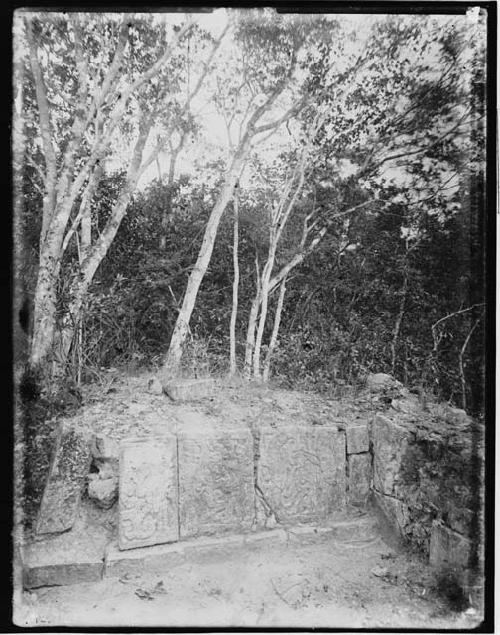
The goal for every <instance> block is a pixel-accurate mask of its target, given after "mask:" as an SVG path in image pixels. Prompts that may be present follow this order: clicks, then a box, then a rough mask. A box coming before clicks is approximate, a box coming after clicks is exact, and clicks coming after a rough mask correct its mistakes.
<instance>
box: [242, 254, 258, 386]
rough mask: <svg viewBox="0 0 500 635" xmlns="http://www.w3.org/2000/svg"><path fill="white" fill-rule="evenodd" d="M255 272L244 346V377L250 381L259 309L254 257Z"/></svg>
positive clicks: (256, 260) (256, 258) (256, 267)
mask: <svg viewBox="0 0 500 635" xmlns="http://www.w3.org/2000/svg"><path fill="white" fill-rule="evenodd" d="M255 271H256V283H255V286H256V288H255V296H254V299H253V302H252V306H251V308H250V314H249V316H248V327H247V341H246V345H245V369H244V373H245V377H246V378H247V379H250V377H251V375H252V361H253V351H254V348H255V329H256V326H257V316H258V314H259V307H260V271H259V259H258V257H257V256H255Z"/></svg>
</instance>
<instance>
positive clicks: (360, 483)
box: [347, 452, 372, 504]
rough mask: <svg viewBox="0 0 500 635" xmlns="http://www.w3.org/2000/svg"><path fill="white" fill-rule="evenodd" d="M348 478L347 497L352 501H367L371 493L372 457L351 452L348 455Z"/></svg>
mask: <svg viewBox="0 0 500 635" xmlns="http://www.w3.org/2000/svg"><path fill="white" fill-rule="evenodd" d="M347 464H348V474H349V476H348V480H347V497H348V499H349V502H350V503H358V504H359V503H363V504H364V503H366V501H367V499H368V497H369V494H370V483H371V476H372V457H371V455H370V454H368V453H367V452H366V453H365V454H351V455H350V456H348V457H347Z"/></svg>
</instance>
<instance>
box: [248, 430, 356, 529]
mask: <svg viewBox="0 0 500 635" xmlns="http://www.w3.org/2000/svg"><path fill="white" fill-rule="evenodd" d="M259 452H260V458H259V462H258V467H257V483H258V486H259V489H260V491H261V492H262V496H263V498H264V500H265V501H266V503H267V505H268V506H269V507H270V508H271V510H272V511H273V513H274V514H275V516H276V519H277V520H278V521H279V522H286V523H288V522H308V521H312V520H320V519H323V518H325V517H326V516H328V514H330V513H331V512H333V511H335V510H338V509H341V508H342V507H343V506H344V505H345V502H346V469H345V468H346V465H345V463H346V451H345V435H344V433H343V432H339V431H338V430H337V429H334V428H324V427H321V428H320V427H308V428H305V427H289V428H280V429H276V430H263V431H262V432H261V437H260V446H259Z"/></svg>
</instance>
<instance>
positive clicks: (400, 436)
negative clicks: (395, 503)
mask: <svg viewBox="0 0 500 635" xmlns="http://www.w3.org/2000/svg"><path fill="white" fill-rule="evenodd" d="M371 438H372V449H373V484H374V487H375V489H376V490H378V491H379V492H382V493H383V494H389V495H394V494H395V493H396V489H397V485H398V483H399V481H400V476H401V474H400V472H401V464H402V461H403V457H404V455H405V452H406V448H407V445H408V442H409V440H410V438H411V433H410V432H409V431H408V430H407V429H406V428H403V427H402V426H399V425H397V424H396V423H395V422H394V421H392V420H390V419H388V418H387V417H384V416H383V415H380V414H377V415H376V416H375V418H374V419H373V421H372V425H371Z"/></svg>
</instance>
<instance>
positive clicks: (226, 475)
mask: <svg viewBox="0 0 500 635" xmlns="http://www.w3.org/2000/svg"><path fill="white" fill-rule="evenodd" d="M178 460H179V530H180V536H181V538H187V537H190V536H198V535H203V534H214V533H220V532H226V531H233V530H234V531H242V530H243V531H245V530H248V529H250V528H251V526H252V523H253V520H254V515H255V490H254V467H253V438H252V435H251V433H250V431H249V430H245V429H239V430H238V429H233V430H225V431H223V432H221V431H218V430H209V429H205V430H202V429H198V430H196V429H193V428H189V429H184V430H182V431H181V432H179V434H178Z"/></svg>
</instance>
